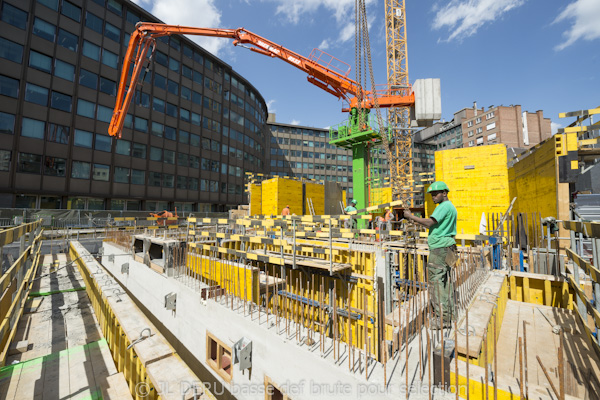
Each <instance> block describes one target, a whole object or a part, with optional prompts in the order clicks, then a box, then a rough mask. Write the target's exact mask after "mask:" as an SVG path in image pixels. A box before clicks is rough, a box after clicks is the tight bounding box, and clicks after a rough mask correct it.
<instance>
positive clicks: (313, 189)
mask: <svg viewBox="0 0 600 400" xmlns="http://www.w3.org/2000/svg"><path fill="white" fill-rule="evenodd" d="M303 184H304V206H305V209H306V212H305V214H309V211H308V199H310V200H311V201H312V204H313V207H314V209H315V215H323V214H325V186H323V185H322V184H320V183H312V182H304V183H303Z"/></svg>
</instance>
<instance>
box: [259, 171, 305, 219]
mask: <svg viewBox="0 0 600 400" xmlns="http://www.w3.org/2000/svg"><path fill="white" fill-rule="evenodd" d="M261 186H262V214H263V215H280V214H281V211H282V210H283V208H284V207H285V206H286V205H289V206H290V213H292V214H296V215H301V214H302V182H299V181H295V180H292V179H286V178H273V179H269V180H266V181H263V182H262V185H261Z"/></svg>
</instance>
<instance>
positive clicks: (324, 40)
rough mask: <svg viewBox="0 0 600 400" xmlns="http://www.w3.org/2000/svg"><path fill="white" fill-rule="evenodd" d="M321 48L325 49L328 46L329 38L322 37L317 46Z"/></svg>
mask: <svg viewBox="0 0 600 400" xmlns="http://www.w3.org/2000/svg"><path fill="white" fill-rule="evenodd" d="M317 47H318V48H319V49H321V50H327V49H328V48H329V40H327V39H323V41H322V42H321V44H320V45H318V46H317Z"/></svg>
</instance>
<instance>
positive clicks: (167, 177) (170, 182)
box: [163, 174, 175, 188]
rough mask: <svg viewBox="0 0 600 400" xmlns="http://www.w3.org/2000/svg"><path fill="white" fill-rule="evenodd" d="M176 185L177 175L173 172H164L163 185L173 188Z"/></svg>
mask: <svg viewBox="0 0 600 400" xmlns="http://www.w3.org/2000/svg"><path fill="white" fill-rule="evenodd" d="M174 186H175V176H174V175H171V174H163V187H166V188H172V187H174Z"/></svg>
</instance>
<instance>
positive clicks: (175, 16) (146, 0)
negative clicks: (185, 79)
mask: <svg viewBox="0 0 600 400" xmlns="http://www.w3.org/2000/svg"><path fill="white" fill-rule="evenodd" d="M133 1H134V3H136V4H138V5H139V6H140V7H142V8H144V9H146V10H147V11H149V12H150V13H151V14H153V15H154V16H155V17H157V18H159V19H160V20H162V21H163V22H164V23H165V24H172V25H183V26H193V27H204V28H220V27H221V11H220V10H219V9H218V8H217V6H216V5H215V0H133ZM189 38H190V39H191V40H193V41H194V42H196V43H198V44H199V45H200V46H202V47H203V48H204V49H206V50H208V51H209V52H211V53H213V54H214V55H217V56H218V55H219V51H220V50H221V49H223V48H224V47H226V46H228V45H229V43H228V42H229V40H227V39H217V38H208V37H201V36H189Z"/></svg>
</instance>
